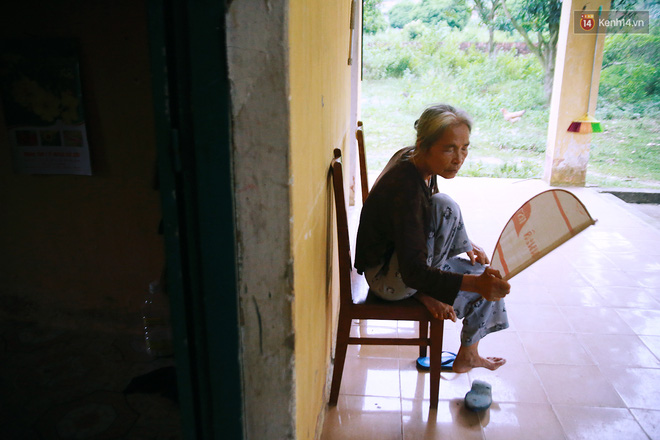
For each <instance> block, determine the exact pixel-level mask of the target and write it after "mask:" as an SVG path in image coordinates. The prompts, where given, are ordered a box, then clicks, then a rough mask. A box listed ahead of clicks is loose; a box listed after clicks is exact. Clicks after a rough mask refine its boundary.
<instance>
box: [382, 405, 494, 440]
mask: <svg viewBox="0 0 660 440" xmlns="http://www.w3.org/2000/svg"><path fill="white" fill-rule="evenodd" d="M401 413H402V421H403V422H402V423H403V438H404V439H405V440H426V439H428V440H432V439H443V440H444V439H448V440H449V439H451V440H481V439H483V432H482V428H481V424H480V423H479V416H478V415H477V414H476V413H474V412H472V411H469V410H468V409H466V408H465V407H464V406H463V399H452V400H441V401H440V402H438V408H437V410H435V409H430V408H429V401H428V400H419V399H402V401H401ZM373 438H376V437H373Z"/></svg>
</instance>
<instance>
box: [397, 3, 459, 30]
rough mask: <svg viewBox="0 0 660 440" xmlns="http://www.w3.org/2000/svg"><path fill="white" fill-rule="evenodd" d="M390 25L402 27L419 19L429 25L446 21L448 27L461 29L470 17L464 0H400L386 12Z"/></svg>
mask: <svg viewBox="0 0 660 440" xmlns="http://www.w3.org/2000/svg"><path fill="white" fill-rule="evenodd" d="M388 17H389V19H390V26H392V27H394V28H399V29H402V28H403V27H404V26H405V25H407V24H408V23H411V22H413V21H415V20H419V21H421V22H422V23H424V24H427V25H429V26H431V27H437V26H439V25H440V24H441V23H443V22H444V23H446V24H447V25H448V26H449V27H452V28H456V29H459V30H460V29H463V28H464V27H465V25H466V24H467V22H468V20H469V19H470V8H469V7H468V5H467V3H466V0H422V1H421V2H420V3H417V4H416V3H414V2H412V1H410V0H407V1H402V2H400V3H397V4H396V5H394V6H393V7H392V9H391V10H390V12H389V13H388Z"/></svg>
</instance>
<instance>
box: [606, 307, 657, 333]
mask: <svg viewBox="0 0 660 440" xmlns="http://www.w3.org/2000/svg"><path fill="white" fill-rule="evenodd" d="M616 311H617V313H618V314H619V316H621V318H622V319H623V320H624V321H625V322H626V323H627V324H628V325H629V326H630V328H632V329H633V330H634V331H635V333H637V334H638V335H649V336H660V310H643V309H616Z"/></svg>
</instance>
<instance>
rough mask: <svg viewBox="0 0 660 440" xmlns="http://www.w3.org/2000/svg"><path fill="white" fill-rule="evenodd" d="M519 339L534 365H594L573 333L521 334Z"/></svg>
mask: <svg viewBox="0 0 660 440" xmlns="http://www.w3.org/2000/svg"><path fill="white" fill-rule="evenodd" d="M520 339H521V341H522V343H523V346H524V347H525V350H526V351H527V354H528V355H529V359H530V360H531V361H532V362H533V363H535V364H561V365H594V364H595V362H594V360H593V358H592V357H591V356H590V355H589V353H588V352H587V351H586V350H585V349H584V348H583V347H582V344H581V343H580V340H579V339H578V337H577V336H576V335H575V334H573V333H538V332H521V333H520Z"/></svg>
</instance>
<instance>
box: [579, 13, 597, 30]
mask: <svg viewBox="0 0 660 440" xmlns="http://www.w3.org/2000/svg"><path fill="white" fill-rule="evenodd" d="M595 26H596V17H595V16H594V14H582V16H581V18H580V27H581V28H582V30H584V31H587V32H588V31H590V30H592V29H593V28H594V27H595Z"/></svg>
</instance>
